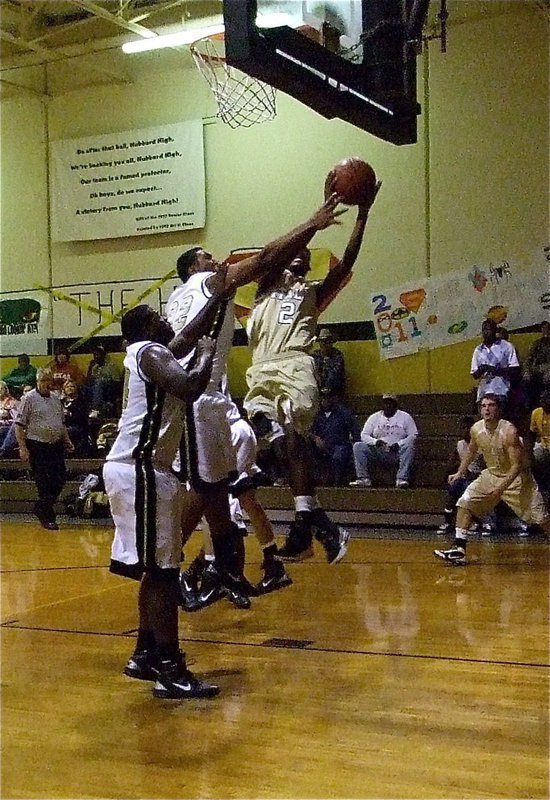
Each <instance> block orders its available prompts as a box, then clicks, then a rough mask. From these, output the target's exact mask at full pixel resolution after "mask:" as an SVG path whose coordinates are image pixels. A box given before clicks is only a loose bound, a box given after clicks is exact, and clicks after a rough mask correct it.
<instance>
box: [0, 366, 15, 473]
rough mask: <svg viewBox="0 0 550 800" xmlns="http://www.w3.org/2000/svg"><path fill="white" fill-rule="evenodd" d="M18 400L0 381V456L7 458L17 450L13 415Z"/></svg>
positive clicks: (5, 384) (4, 383) (3, 382)
mask: <svg viewBox="0 0 550 800" xmlns="http://www.w3.org/2000/svg"><path fill="white" fill-rule="evenodd" d="M18 406H19V401H18V400H16V399H15V397H12V396H11V394H10V390H9V388H8V385H7V383H6V382H5V381H0V458H9V457H10V456H12V455H14V454H15V451H16V450H17V437H16V436H15V416H16V414H17V408H18Z"/></svg>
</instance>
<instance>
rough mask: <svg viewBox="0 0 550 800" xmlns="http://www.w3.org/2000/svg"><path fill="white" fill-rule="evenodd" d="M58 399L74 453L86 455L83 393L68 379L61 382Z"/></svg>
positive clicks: (86, 416)
mask: <svg viewBox="0 0 550 800" xmlns="http://www.w3.org/2000/svg"><path fill="white" fill-rule="evenodd" d="M60 400H61V403H62V405H63V412H64V414H65V427H66V428H67V431H68V433H69V438H70V440H71V442H72V443H73V444H74V448H75V454H76V455H79V456H85V455H88V454H89V452H90V446H89V440H88V404H87V403H86V400H85V397H84V394H83V393H82V391H81V390H80V389H79V388H78V386H77V385H76V383H75V382H74V381H71V380H68V381H65V383H64V384H63V390H62V392H61V397H60Z"/></svg>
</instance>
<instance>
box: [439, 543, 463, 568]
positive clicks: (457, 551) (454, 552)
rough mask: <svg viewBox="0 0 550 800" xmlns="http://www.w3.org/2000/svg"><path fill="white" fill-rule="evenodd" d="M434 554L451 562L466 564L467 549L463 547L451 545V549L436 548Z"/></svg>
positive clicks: (459, 564) (458, 564)
mask: <svg viewBox="0 0 550 800" xmlns="http://www.w3.org/2000/svg"><path fill="white" fill-rule="evenodd" d="M434 556H437V557H438V558H442V559H443V561H448V562H449V564H456V565H457V566H464V564H466V551H465V550H464V548H463V547H451V548H449V550H434Z"/></svg>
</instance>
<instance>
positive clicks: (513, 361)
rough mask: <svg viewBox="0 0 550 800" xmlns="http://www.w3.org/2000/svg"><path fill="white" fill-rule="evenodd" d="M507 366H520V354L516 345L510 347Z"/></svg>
mask: <svg viewBox="0 0 550 800" xmlns="http://www.w3.org/2000/svg"><path fill="white" fill-rule="evenodd" d="M507 366H508V367H519V361H518V354H517V352H516V348H515V347H514V345H510V348H509V349H508V353H507Z"/></svg>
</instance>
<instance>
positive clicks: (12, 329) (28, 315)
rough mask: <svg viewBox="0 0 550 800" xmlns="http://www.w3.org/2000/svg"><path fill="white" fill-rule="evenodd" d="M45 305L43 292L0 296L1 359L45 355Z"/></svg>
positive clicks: (46, 318) (46, 297) (46, 334)
mask: <svg viewBox="0 0 550 800" xmlns="http://www.w3.org/2000/svg"><path fill="white" fill-rule="evenodd" d="M48 305H49V298H48V295H47V294H46V293H45V292H40V291H33V290H29V291H27V292H6V293H3V294H2V295H0V352H1V353H2V355H3V356H17V355H19V354H20V353H27V354H28V355H30V356H40V355H46V354H47V352H48V336H49V329H48Z"/></svg>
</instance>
